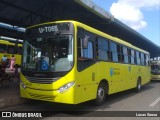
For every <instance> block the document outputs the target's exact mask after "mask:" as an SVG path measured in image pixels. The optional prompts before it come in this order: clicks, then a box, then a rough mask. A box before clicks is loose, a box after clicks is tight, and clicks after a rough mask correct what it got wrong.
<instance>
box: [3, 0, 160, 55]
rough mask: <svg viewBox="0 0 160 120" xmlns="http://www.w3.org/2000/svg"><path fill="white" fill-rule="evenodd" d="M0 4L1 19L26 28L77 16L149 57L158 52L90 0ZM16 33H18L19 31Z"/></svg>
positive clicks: (159, 49)
mask: <svg viewBox="0 0 160 120" xmlns="http://www.w3.org/2000/svg"><path fill="white" fill-rule="evenodd" d="M0 8H1V10H0V22H4V23H8V24H11V25H14V26H19V27H25V28H26V27H28V26H30V25H34V24H39V23H42V22H48V21H56V20H76V21H79V22H82V23H85V24H87V25H89V26H91V27H94V28H96V29H98V30H100V31H103V32H105V33H108V34H110V35H112V36H115V37H119V38H121V39H123V40H125V41H127V42H129V43H131V44H133V45H135V46H137V47H140V48H142V49H144V50H147V51H149V52H150V53H151V57H152V56H153V57H156V56H160V46H158V45H156V44H154V43H153V42H151V41H150V40H148V39H147V38H145V37H144V36H142V35H141V34H139V33H138V32H136V31H135V30H133V29H131V28H129V27H128V26H126V25H125V24H123V23H122V22H120V21H119V20H117V19H116V18H114V17H113V15H111V14H109V13H108V12H106V11H105V10H103V9H102V8H100V7H98V6H97V5H96V4H94V3H93V2H91V0H34V1H32V0H0ZM4 29H5V30H4ZM4 31H6V28H2V27H1V28H0V36H1V35H4V34H5V35H8V36H14V33H16V34H17V32H15V31H14V30H8V31H7V32H4ZM9 32H12V34H9ZM16 34H15V36H17V35H16ZM19 34H20V37H21V33H19ZM18 36H19V35H18Z"/></svg>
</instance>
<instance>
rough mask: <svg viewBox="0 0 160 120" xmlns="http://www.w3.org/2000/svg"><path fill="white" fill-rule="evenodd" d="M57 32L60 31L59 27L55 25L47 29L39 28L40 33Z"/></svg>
mask: <svg viewBox="0 0 160 120" xmlns="http://www.w3.org/2000/svg"><path fill="white" fill-rule="evenodd" d="M56 31H58V27H57V25H55V26H53V25H52V26H46V27H40V28H39V33H44V32H45V33H48V32H56Z"/></svg>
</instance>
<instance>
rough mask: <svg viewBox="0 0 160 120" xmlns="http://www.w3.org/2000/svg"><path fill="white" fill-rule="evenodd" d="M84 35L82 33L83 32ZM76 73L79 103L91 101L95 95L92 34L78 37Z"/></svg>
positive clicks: (94, 63) (94, 61)
mask: <svg viewBox="0 0 160 120" xmlns="http://www.w3.org/2000/svg"><path fill="white" fill-rule="evenodd" d="M83 33H84V32H83ZM77 59H78V63H77V68H78V73H77V75H76V76H77V77H76V78H77V82H78V84H79V85H80V88H81V93H80V94H81V98H80V99H81V102H83V101H87V100H90V99H93V98H94V97H95V94H96V86H97V84H96V79H97V78H96V77H97V75H96V60H95V38H94V37H93V34H91V33H89V32H85V33H84V35H83V36H78V57H77Z"/></svg>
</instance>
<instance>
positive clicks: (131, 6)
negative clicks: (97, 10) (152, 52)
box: [92, 0, 160, 46]
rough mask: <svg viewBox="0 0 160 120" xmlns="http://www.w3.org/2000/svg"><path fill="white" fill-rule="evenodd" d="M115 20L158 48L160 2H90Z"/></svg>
mask: <svg viewBox="0 0 160 120" xmlns="http://www.w3.org/2000/svg"><path fill="white" fill-rule="evenodd" d="M92 1H93V2H94V3H95V4H97V5H98V6H99V7H101V8H103V9H104V10H106V11H107V12H109V13H110V14H112V15H113V16H114V17H115V18H116V19H118V20H120V21H121V22H123V23H124V24H126V25H127V26H129V27H131V28H132V29H134V30H136V31H137V32H138V33H140V34H141V35H143V36H144V37H146V38H147V39H149V40H150V41H152V42H153V43H155V44H157V45H158V46H160V0H92Z"/></svg>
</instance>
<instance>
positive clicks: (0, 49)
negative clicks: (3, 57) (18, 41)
mask: <svg viewBox="0 0 160 120" xmlns="http://www.w3.org/2000/svg"><path fill="white" fill-rule="evenodd" d="M6 48H7V47H6V45H4V44H0V53H5V52H7V50H6Z"/></svg>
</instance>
